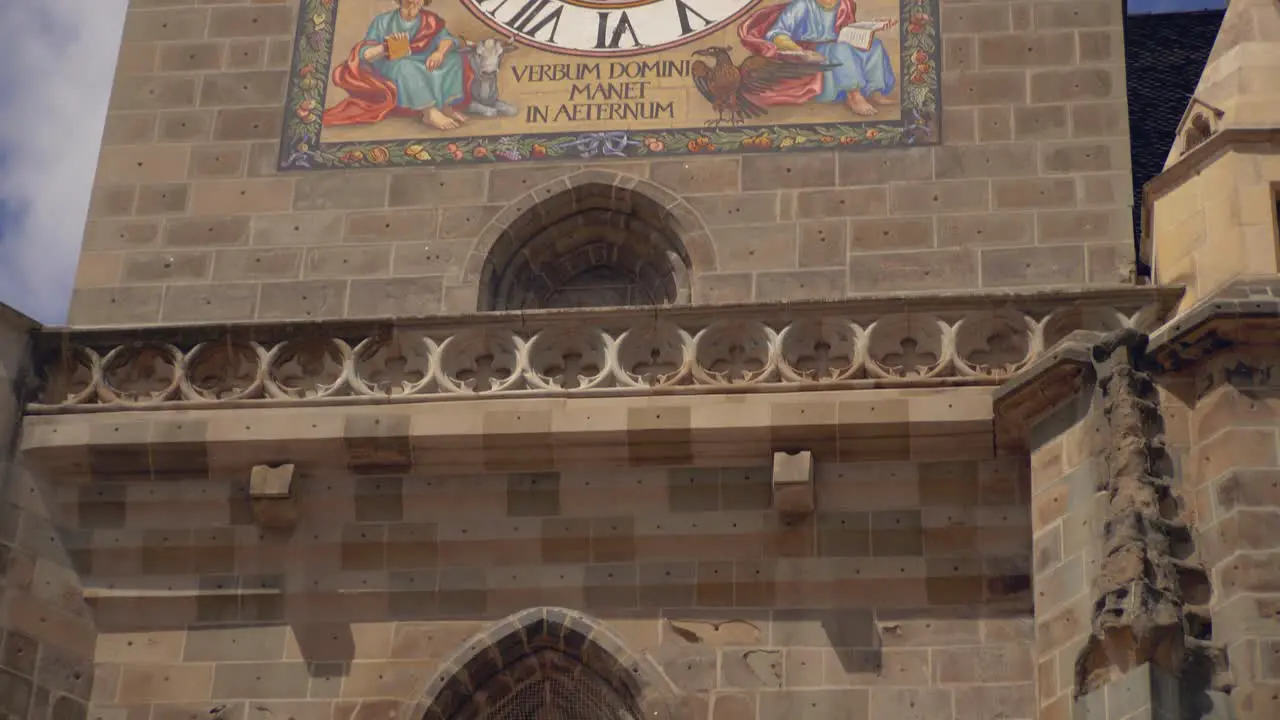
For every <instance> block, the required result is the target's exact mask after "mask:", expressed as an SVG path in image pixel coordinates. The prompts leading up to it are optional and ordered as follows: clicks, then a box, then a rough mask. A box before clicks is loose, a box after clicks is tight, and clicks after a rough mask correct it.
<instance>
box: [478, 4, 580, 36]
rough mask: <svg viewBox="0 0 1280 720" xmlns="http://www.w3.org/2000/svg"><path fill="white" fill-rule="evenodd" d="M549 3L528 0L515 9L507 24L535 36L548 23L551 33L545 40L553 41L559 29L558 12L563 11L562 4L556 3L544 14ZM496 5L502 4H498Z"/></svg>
mask: <svg viewBox="0 0 1280 720" xmlns="http://www.w3.org/2000/svg"><path fill="white" fill-rule="evenodd" d="M503 4H504V5H505V4H506V0H503ZM549 4H551V0H529V2H527V3H525V4H524V6H523V7H521V8H520V9H519V10H518V11H516V14H515V15H514V16H512V18H511V20H510V21H508V23H507V26H508V27H510V28H511V29H512V30H515V31H516V32H519V33H524V34H525V35H528V36H529V37H537V36H538V33H539V32H540V31H542V29H543V28H545V27H547V25H550V26H551V35H550V37H548V38H547V42H551V43H554V42H555V41H556V31H557V30H559V29H560V14H561V13H562V12H564V6H563V5H561V4H560V3H556V6H555V9H554V10H552V11H551V12H549V13H546V14H544V13H543V11H544V10H545V9H546V7H547V5H549ZM498 7H502V6H501V5H499V6H498ZM496 9H497V8H495V10H496Z"/></svg>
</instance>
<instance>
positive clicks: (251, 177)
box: [70, 0, 1133, 326]
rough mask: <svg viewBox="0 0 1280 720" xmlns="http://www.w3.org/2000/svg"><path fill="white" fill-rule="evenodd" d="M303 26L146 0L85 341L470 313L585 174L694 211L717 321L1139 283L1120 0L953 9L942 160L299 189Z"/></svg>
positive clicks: (107, 192) (89, 234)
mask: <svg viewBox="0 0 1280 720" xmlns="http://www.w3.org/2000/svg"><path fill="white" fill-rule="evenodd" d="M296 8H297V2H296V1H295V0H290V1H288V2H279V1H275V2H271V1H268V2H252V3H250V2H248V1H247V0H216V1H214V2H201V3H199V4H198V5H197V4H189V3H187V4H183V3H179V4H176V6H175V4H174V3H171V2H158V1H157V0H132V2H131V4H130V7H129V11H128V16H127V20H126V24H125V32H124V44H123V46H122V48H121V53H120V59H119V64H118V67H117V75H116V83H115V89H114V91H113V94H112V98H111V104H110V109H109V113H108V118H107V125H106V130H105V136H104V146H105V147H104V148H103V150H102V154H101V157H100V161H99V167H98V174H97V181H96V184H95V188H94V192H93V199H92V203H91V208H90V219H89V222H88V225H87V228H86V233H85V241H84V250H83V255H82V258H81V262H80V267H79V271H78V274H77V279H76V290H75V295H74V298H73V301H72V307H71V314H70V321H71V323H72V324H75V325H85V326H87V325H106V324H150V323H158V322H167V323H178V322H194V321H224V320H247V319H254V318H258V319H301V318H325V317H361V316H371V315H383V316H387V315H430V314H437V313H442V312H449V313H452V312H471V311H474V310H475V309H476V301H475V297H476V292H477V285H478V280H477V278H476V277H475V276H474V274H471V273H469V272H468V271H467V265H468V263H476V262H477V261H478V260H477V258H476V257H475V256H476V255H477V254H478V255H480V256H483V255H484V253H485V251H486V250H487V248H486V245H485V243H484V241H483V240H482V238H483V237H484V236H485V233H486V231H489V232H490V234H492V232H493V231H494V230H493V228H492V227H490V226H491V225H492V224H493V223H495V222H499V221H500V219H501V218H502V217H505V216H503V215H502V214H503V213H504V212H506V211H510V210H512V209H513V208H523V207H527V206H528V205H529V204H532V202H533V201H534V200H535V199H537V198H536V197H535V196H532V195H530V193H531V191H533V190H534V189H535V188H539V187H543V186H546V185H547V184H548V183H553V182H562V181H564V180H565V179H566V178H568V177H570V176H572V175H573V174H574V173H575V172H578V171H579V170H580V169H581V168H582V167H587V168H592V169H598V170H607V171H608V172H610V173H621V177H618V176H617V175H609V176H606V177H609V178H612V180H611V182H618V183H620V184H623V185H628V184H631V185H634V184H636V183H645V184H646V185H645V187H647V188H648V190H647V191H646V192H648V194H650V195H651V196H654V197H655V198H656V199H659V200H660V201H662V202H663V203H673V204H676V203H678V204H679V208H680V215H681V217H683V218H685V219H686V220H688V221H689V224H686V227H684V228H683V234H684V238H683V239H684V240H685V242H686V245H692V244H694V240H695V239H696V240H697V243H700V244H701V245H703V246H705V248H707V249H708V252H703V253H702V254H701V255H699V256H695V257H693V258H692V263H691V265H692V267H691V268H690V274H691V276H692V283H691V284H692V293H691V297H692V299H693V301H695V302H733V301H748V300H757V301H774V300H795V299H800V298H814V297H817V298H833V297H843V296H846V295H851V294H858V293H876V292H898V291H934V290H963V289H971V288H978V287H982V288H1018V287H1035V288H1041V287H1045V286H1079V285H1082V284H1083V285H1089V284H1100V283H1116V282H1124V281H1126V280H1127V279H1128V277H1129V273H1130V269H1131V267H1132V264H1133V251H1132V248H1131V244H1130V243H1131V241H1132V237H1131V235H1132V230H1131V222H1130V214H1129V213H1130V211H1129V207H1130V204H1131V193H1130V182H1131V181H1130V176H1129V149H1128V124H1127V120H1126V118H1127V112H1126V101H1125V78H1124V61H1123V57H1122V54H1123V53H1122V47H1123V37H1122V29H1121V27H1122V7H1121V5H1119V4H1117V3H1113V2H1105V1H1102V0H1052V1H1050V2H1036V3H1032V2H1027V1H1023V0H1019V1H1017V2H1012V3H1011V2H1007V1H1005V0H997V1H994V2H965V3H961V2H956V1H954V0H943V3H942V17H941V27H942V28H943V34H944V44H943V46H944V48H945V57H944V58H943V74H942V86H943V87H942V103H943V117H942V127H943V128H944V129H943V137H942V138H941V140H942V142H943V144H942V145H941V146H939V147H922V148H913V149H894V150H883V151H865V152H863V151H854V152H834V151H819V152H801V153H787V154H757V155H746V156H742V157H736V156H715V157H708V158H696V157H681V158H678V159H675V158H673V159H662V158H661V157H655V158H654V159H652V160H646V161H627V162H609V163H594V164H589V165H585V166H583V165H579V164H575V163H567V162H546V163H534V164H527V165H526V164H518V165H494V166H492V167H489V168H485V167H480V168H473V167H468V168H465V169H440V170H430V169H427V170H405V171H356V172H319V171H318V172H311V173H302V174H298V173H291V174H279V173H277V172H276V170H275V167H276V158H277V155H278V144H277V138H278V133H279V131H280V124H281V118H282V116H283V113H284V112H285V108H284V107H283V105H284V92H285V85H286V79H287V75H288V72H289V64H290V54H291V45H292V33H293V30H294V27H295V21H296V15H297V10H296ZM695 236H696V237H695ZM691 254H692V253H691ZM479 260H481V261H482V260H483V257H480V258H479Z"/></svg>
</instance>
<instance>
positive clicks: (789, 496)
mask: <svg viewBox="0 0 1280 720" xmlns="http://www.w3.org/2000/svg"><path fill="white" fill-rule="evenodd" d="M773 509H774V510H775V511H777V513H778V515H779V517H781V518H782V519H783V521H785V522H794V521H795V520H799V519H801V518H804V517H807V516H809V515H812V514H813V511H814V491H813V453H811V452H809V451H808V450H800V451H798V452H776V453H774V454H773Z"/></svg>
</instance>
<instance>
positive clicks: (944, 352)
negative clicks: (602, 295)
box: [27, 286, 1181, 414]
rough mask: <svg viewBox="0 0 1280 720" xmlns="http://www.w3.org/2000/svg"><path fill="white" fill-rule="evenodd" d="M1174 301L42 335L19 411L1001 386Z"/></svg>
mask: <svg viewBox="0 0 1280 720" xmlns="http://www.w3.org/2000/svg"><path fill="white" fill-rule="evenodd" d="M1180 294H1181V290H1180V289H1178V288H1155V287H1142V288H1138V287H1130V286H1126V287H1117V288H1109V289H1097V290H1088V291H1081V292H1002V293H950V294H938V295H925V296H914V297H907V296H883V297H864V298H857V299H850V300H843V301H837V302H805V303H791V304H783V303H779V304H756V305H734V306H699V307H687V306H686V307H669V308H645V309H637V308H632V309H616V308H615V309H604V310H573V311H539V312H530V313H487V314H484V315H469V316H457V317H440V318H431V319H415V320H391V321H380V322H369V321H363V322H361V321H352V320H344V321H322V322H313V323H275V324H264V323H253V324H240V325H225V324H223V325H197V326H182V327H146V328H103V329H95V330H73V329H65V328H49V329H44V330H41V331H39V332H37V333H36V357H37V362H36V364H37V368H38V369H39V371H40V377H41V379H42V381H43V386H42V392H41V393H40V394H39V396H38V397H37V399H36V401H35V402H33V403H31V404H29V405H28V407H27V411H28V413H29V414H65V413H78V412H104V411H105V412H115V411H140V410H161V409H175V410H177V409H202V408H203V409H215V408H243V407H272V406H290V407H304V406H305V407H314V406H322V405H343V406H351V405H379V406H382V405H386V404H388V403H391V404H399V403H417V402H425V401H439V400H472V399H476V398H501V397H505V398H538V397H553V398H564V397H584V398H585V397H603V396H649V397H663V396H668V397H669V396H674V395H704V394H707V393H712V394H715V393H744V392H746V393H759V392H796V391H807V390H837V389H845V390H848V389H868V388H898V387H902V388H913V387H914V388H928V387H950V386H973V385H977V386H987V387H990V386H995V385H998V384H999V383H1001V382H1003V381H1004V380H1006V379H1007V378H1008V377H1010V376H1011V375H1013V374H1015V373H1017V372H1019V371H1020V370H1022V369H1023V368H1026V367H1028V366H1031V365H1035V364H1037V363H1039V362H1041V361H1042V358H1043V357H1044V352H1045V348H1047V347H1051V346H1053V345H1054V344H1056V343H1057V342H1058V340H1059V339H1060V338H1062V337H1065V336H1067V335H1068V334H1070V333H1071V332H1074V331H1076V330H1081V329H1087V330H1099V331H1108V330H1114V329H1116V328H1119V327H1126V326H1134V327H1139V328H1140V329H1143V330H1145V331H1149V330H1150V329H1153V328H1154V327H1156V326H1158V325H1159V323H1160V322H1161V321H1162V320H1163V319H1164V318H1165V317H1166V316H1167V314H1168V313H1169V312H1170V311H1171V309H1172V307H1174V305H1175V304H1176V302H1177V299H1178V297H1179V295H1180Z"/></svg>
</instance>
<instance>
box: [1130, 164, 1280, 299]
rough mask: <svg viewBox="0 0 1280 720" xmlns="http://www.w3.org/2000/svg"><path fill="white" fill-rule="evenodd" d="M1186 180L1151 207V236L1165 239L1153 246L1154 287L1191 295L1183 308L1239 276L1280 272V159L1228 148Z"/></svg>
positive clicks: (1186, 175)
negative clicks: (1279, 205)
mask: <svg viewBox="0 0 1280 720" xmlns="http://www.w3.org/2000/svg"><path fill="white" fill-rule="evenodd" d="M1262 147H1266V146H1265V145H1264V146H1262ZM1188 162H1191V160H1190V159H1189V160H1188ZM1181 174H1182V175H1184V177H1182V178H1181V179H1180V180H1179V183H1178V184H1177V185H1176V187H1172V188H1171V189H1169V190H1167V191H1166V192H1163V193H1162V194H1160V195H1159V196H1158V197H1157V198H1156V199H1155V201H1154V202H1153V204H1152V210H1151V224H1152V228H1151V231H1150V232H1151V234H1152V236H1153V237H1157V238H1159V242H1158V243H1155V244H1154V246H1153V247H1154V250H1153V252H1154V268H1155V279H1156V281H1157V282H1159V283H1161V284H1164V285H1185V286H1186V288H1187V292H1186V294H1185V295H1183V297H1182V302H1181V303H1180V308H1181V309H1183V310H1185V309H1188V308H1190V307H1192V306H1193V305H1195V304H1196V303H1197V302H1199V301H1201V300H1204V299H1205V298H1207V297H1209V296H1211V295H1212V294H1213V293H1214V292H1215V291H1217V290H1220V289H1222V287H1223V286H1224V285H1227V284H1228V283H1229V282H1230V281H1232V280H1234V279H1236V278H1238V277H1241V276H1248V275H1252V274H1263V273H1273V272H1276V271H1277V270H1280V260H1278V259H1277V255H1276V244H1277V242H1280V224H1278V218H1277V215H1276V190H1275V187H1276V183H1277V182H1280V155H1277V154H1276V153H1275V152H1274V150H1273V149H1272V150H1270V151H1262V152H1257V151H1254V150H1252V149H1251V148H1247V147H1246V148H1244V149H1240V148H1230V149H1227V150H1225V151H1224V152H1222V153H1221V155H1220V156H1218V157H1217V158H1216V159H1215V160H1214V161H1213V162H1212V163H1211V164H1209V165H1206V166H1204V167H1202V168H1199V169H1195V168H1190V169H1184V170H1183V171H1181Z"/></svg>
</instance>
